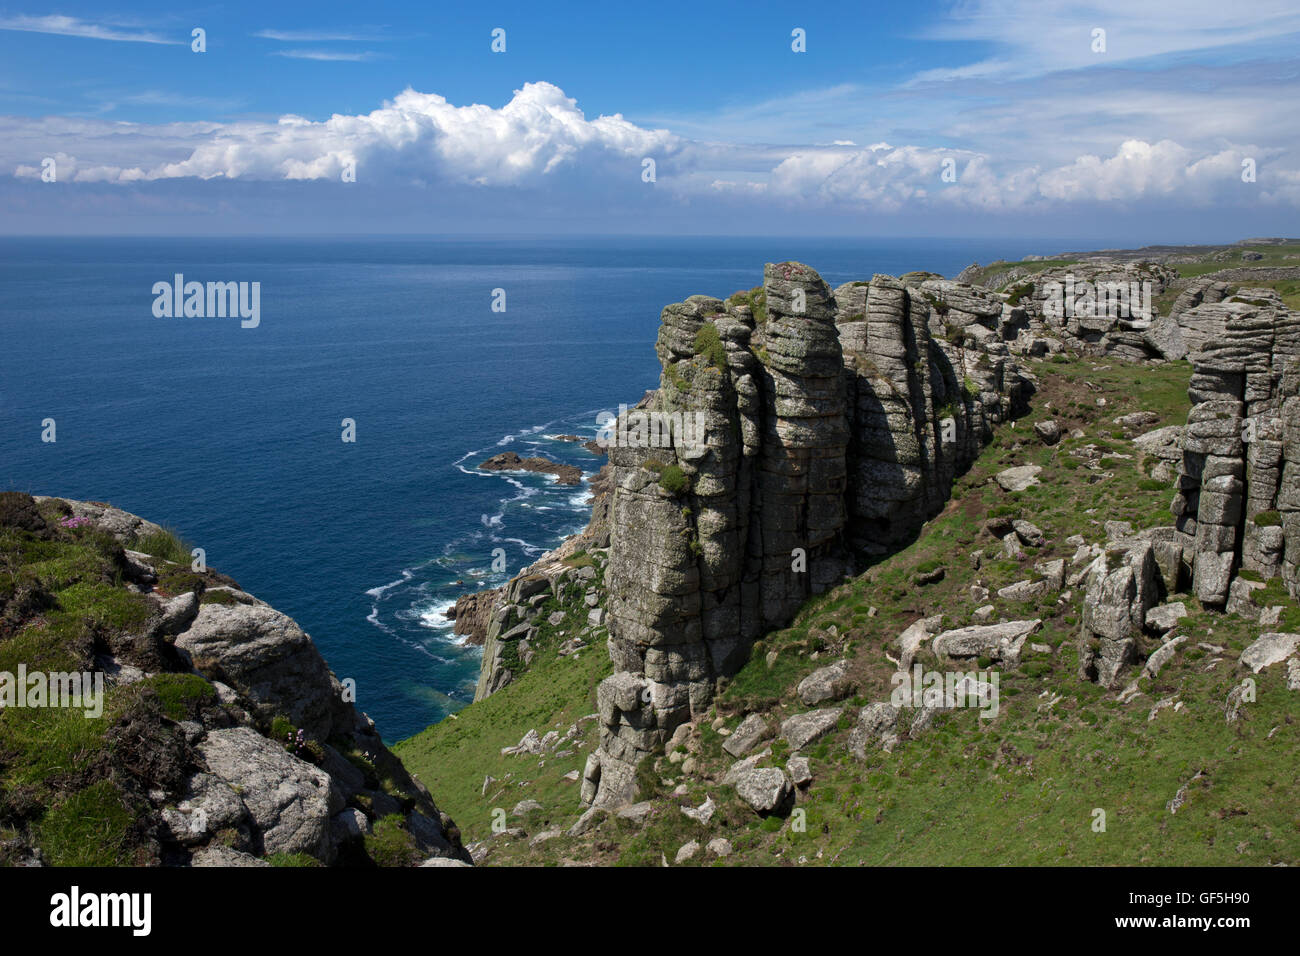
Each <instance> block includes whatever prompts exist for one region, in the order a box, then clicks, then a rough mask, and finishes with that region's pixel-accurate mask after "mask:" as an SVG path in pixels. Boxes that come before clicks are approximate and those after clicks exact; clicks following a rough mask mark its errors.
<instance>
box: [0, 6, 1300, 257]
mask: <svg viewBox="0 0 1300 956" xmlns="http://www.w3.org/2000/svg"><path fill="white" fill-rule="evenodd" d="M0 4H3V5H0V233H4V234H9V235H28V234H57V235H67V234H75V235H81V234H84V235H122V234H158V235H263V234H264V235H303V234H321V233H331V234H390V235H391V234H405V233H412V234H433V235H461V234H481V235H510V236H534V235H535V236H547V235H555V236H563V235H598V234H614V235H618V234H625V235H642V234H644V235H853V236H863V237H877V236H879V237H888V236H907V237H925V236H951V237H983V236H987V237H998V236H1008V237H1026V238H1031V237H1035V236H1050V237H1054V238H1058V237H1066V238H1072V237H1077V238H1078V239H1079V240H1080V241H1081V242H1082V241H1085V240H1087V241H1100V240H1104V241H1112V240H1113V241H1123V242H1124V243H1125V244H1129V245H1133V244H1140V243H1145V242H1188V243H1190V242H1216V241H1217V242H1222V241H1232V240H1235V239H1238V238H1243V237H1247V236H1277V235H1288V236H1295V235H1300V223H1298V222H1297V219H1298V217H1297V210H1298V208H1300V42H1298V41H1300V5H1298V4H1296V3H1294V0H1254V2H1251V3H1249V4H1229V3H1224V2H1222V0H1215V2H1204V0H1180V2H1164V0H1152V2H1143V3H1133V2H1131V0H1105V2H1099V3H1082V2H1065V0H963V2H959V3H951V2H935V3H929V2H909V3H905V4H904V3H888V4H885V3H881V4H874V3H864V2H854V3H838V2H827V3H789V2H784V3H777V2H765V0H750V2H745V3H734V2H718V3H707V4H706V3H699V2H691V3H679V2H673V0H657V2H655V3H650V4H639V3H630V2H629V3H611V2H608V0H607V2H602V3H563V2H557V3H547V4H539V3H536V2H535V0H534V2H529V3H494V2H482V3H476V4H456V5H454V6H453V5H449V4H441V3H428V2H412V3H380V2H373V3H365V4H357V3H348V4H343V3H338V4H306V3H294V2H289V3H275V4H266V3H262V4H251V3H250V4H245V3H235V4H201V5H196V6H192V7H187V6H183V5H177V4H175V3H167V4H162V3H140V2H136V3H128V4H126V5H119V4H117V3H113V4H112V5H111V6H110V5H106V4H104V3H95V4H85V3H61V4H60V5H58V6H56V7H46V6H37V5H33V4H23V3H20V4H19V5H17V6H14V5H9V4H7V3H5V0H0ZM445 7H453V8H452V9H444V8H445Z"/></svg>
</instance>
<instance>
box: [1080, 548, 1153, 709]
mask: <svg viewBox="0 0 1300 956" xmlns="http://www.w3.org/2000/svg"><path fill="white" fill-rule="evenodd" d="M1161 589H1162V582H1161V579H1160V575H1159V572H1158V569H1157V566H1156V560H1155V551H1154V548H1153V547H1152V545H1151V543H1150V542H1149V541H1141V542H1139V543H1137V544H1135V545H1134V546H1133V547H1132V549H1131V550H1129V551H1128V552H1126V553H1125V554H1124V556H1123V557H1122V559H1121V562H1120V565H1119V567H1117V568H1115V569H1114V570H1113V571H1111V570H1108V568H1107V556H1106V555H1105V554H1102V555H1101V556H1099V557H1098V558H1097V559H1096V560H1095V561H1094V562H1093V563H1092V566H1091V569H1090V571H1089V574H1088V584H1087V593H1086V594H1085V596H1084V600H1083V624H1082V628H1081V630H1080V638H1079V676H1080V677H1081V678H1082V679H1084V680H1095V681H1096V682H1097V683H1099V684H1101V685H1102V686H1103V687H1113V686H1115V684H1116V682H1117V681H1118V680H1119V673H1120V670H1121V669H1122V668H1123V667H1124V666H1125V665H1127V664H1130V663H1132V662H1133V661H1134V660H1135V658H1136V652H1137V647H1138V638H1139V636H1140V635H1141V632H1142V628H1143V626H1144V625H1145V624H1146V617H1147V612H1148V611H1150V610H1151V609H1152V608H1153V607H1155V606H1156V604H1157V603H1158V602H1159V601H1160V598H1161Z"/></svg>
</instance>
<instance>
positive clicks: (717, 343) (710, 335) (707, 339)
mask: <svg viewBox="0 0 1300 956" xmlns="http://www.w3.org/2000/svg"><path fill="white" fill-rule="evenodd" d="M695 354H696V355H701V356H704V357H705V358H707V359H708V360H709V362H710V363H712V364H713V366H714V367H715V368H718V369H724V370H725V369H726V367H727V349H726V347H725V346H724V345H723V344H722V339H721V338H719V337H718V327H717V326H716V325H714V324H713V323H712V322H705V323H704V325H702V326H701V327H700V330H699V331H698V332H696V333H695Z"/></svg>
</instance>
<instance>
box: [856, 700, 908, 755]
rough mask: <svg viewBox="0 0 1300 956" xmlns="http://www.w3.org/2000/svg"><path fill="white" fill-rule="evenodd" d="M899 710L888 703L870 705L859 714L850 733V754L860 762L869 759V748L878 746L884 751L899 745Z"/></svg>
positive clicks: (881, 702) (880, 702)
mask: <svg viewBox="0 0 1300 956" xmlns="http://www.w3.org/2000/svg"><path fill="white" fill-rule="evenodd" d="M898 718H899V710H898V708H897V707H895V706H894V705H893V704H891V703H889V702H888V701H879V702H877V703H874V704H868V705H867V706H866V707H863V708H862V710H861V711H860V712H859V713H858V722H857V724H856V725H855V726H854V727H853V730H852V731H851V732H850V733H849V752H850V753H851V754H853V755H854V756H855V757H857V758H858V759H859V760H865V759H867V747H868V746H870V745H873V744H875V745H878V746H880V747H881V748H882V749H884V750H889V749H891V748H892V747H893V746H894V744H896V743H898V734H897V727H898Z"/></svg>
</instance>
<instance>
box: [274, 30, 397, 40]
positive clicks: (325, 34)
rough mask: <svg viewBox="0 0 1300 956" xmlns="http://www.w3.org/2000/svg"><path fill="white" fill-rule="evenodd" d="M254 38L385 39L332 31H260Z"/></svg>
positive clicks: (372, 35)
mask: <svg viewBox="0 0 1300 956" xmlns="http://www.w3.org/2000/svg"><path fill="white" fill-rule="evenodd" d="M253 36H255V37H259V38H260V39H263V40H280V41H281V42H284V43H348V42H357V43H372V42H374V41H375V40H382V39H383V37H381V36H377V35H375V34H371V33H349V32H344V31H330V30H258V31H257V32H256V33H254V34H253Z"/></svg>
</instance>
